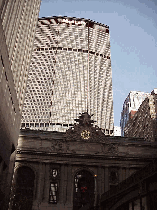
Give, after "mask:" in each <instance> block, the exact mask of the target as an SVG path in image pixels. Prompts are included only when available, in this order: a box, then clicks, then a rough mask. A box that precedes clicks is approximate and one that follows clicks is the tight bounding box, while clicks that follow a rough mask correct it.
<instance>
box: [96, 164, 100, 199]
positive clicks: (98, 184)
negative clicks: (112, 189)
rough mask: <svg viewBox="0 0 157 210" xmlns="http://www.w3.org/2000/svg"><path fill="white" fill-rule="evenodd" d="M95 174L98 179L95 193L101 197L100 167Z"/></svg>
mask: <svg viewBox="0 0 157 210" xmlns="http://www.w3.org/2000/svg"><path fill="white" fill-rule="evenodd" d="M97 171H98V172H97V174H98V177H97V182H98V183H97V186H98V188H97V192H98V194H99V195H101V168H100V167H98V169H97Z"/></svg>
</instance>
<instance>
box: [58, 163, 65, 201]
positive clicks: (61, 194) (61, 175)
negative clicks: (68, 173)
mask: <svg viewBox="0 0 157 210" xmlns="http://www.w3.org/2000/svg"><path fill="white" fill-rule="evenodd" d="M64 168H65V167H64V165H63V164H62V165H61V173H60V188H59V189H60V193H59V200H60V203H63V201H64V176H65V174H64V173H65V172H64Z"/></svg>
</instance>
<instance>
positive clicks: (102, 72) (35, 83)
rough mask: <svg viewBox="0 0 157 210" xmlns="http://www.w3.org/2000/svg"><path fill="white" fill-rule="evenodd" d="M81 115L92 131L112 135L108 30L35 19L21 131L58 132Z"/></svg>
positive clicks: (91, 24)
mask: <svg viewBox="0 0 157 210" xmlns="http://www.w3.org/2000/svg"><path fill="white" fill-rule="evenodd" d="M87 111H88V113H89V114H90V115H91V114H93V120H94V121H96V122H95V125H97V126H99V127H100V128H102V129H103V130H104V132H105V133H106V134H109V135H112V134H113V94H112V71H111V59H110V36H109V26H107V25H104V24H100V23H96V22H94V21H91V20H87V19H78V18H69V17H59V16H58V17H56V16H55V17H47V18H39V20H38V24H37V29H36V35H35V41H34V49H33V53H32V60H31V64H30V71H29V76H28V80H27V89H26V94H25V102H24V107H23V113H22V122H21V123H22V124H21V128H25V127H27V128H30V129H41V130H51V131H61V132H62V131H63V132H64V131H66V130H67V129H68V128H69V127H70V126H72V125H73V124H74V119H76V118H78V117H79V114H80V113H83V112H87Z"/></svg>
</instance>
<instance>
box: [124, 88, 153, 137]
mask: <svg viewBox="0 0 157 210" xmlns="http://www.w3.org/2000/svg"><path fill="white" fill-rule="evenodd" d="M149 95H150V93H144V92H141V91H130V93H129V94H128V96H127V98H126V99H125V101H124V104H123V110H122V112H121V120H120V127H121V135H122V136H124V128H125V126H126V125H127V122H128V121H129V119H130V118H132V117H133V116H134V114H135V113H136V111H137V110H138V109H139V107H140V105H141V104H142V102H143V101H144V99H145V98H146V97H148V96H149Z"/></svg>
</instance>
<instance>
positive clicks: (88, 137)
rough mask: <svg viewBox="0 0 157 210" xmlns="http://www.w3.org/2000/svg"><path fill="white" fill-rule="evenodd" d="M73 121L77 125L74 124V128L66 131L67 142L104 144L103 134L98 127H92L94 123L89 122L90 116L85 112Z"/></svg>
mask: <svg viewBox="0 0 157 210" xmlns="http://www.w3.org/2000/svg"><path fill="white" fill-rule="evenodd" d="M75 121H76V122H79V124H75V125H74V127H72V128H70V129H68V130H67V131H66V134H65V137H66V140H67V141H73V140H74V141H87V142H100V141H102V142H105V140H106V139H105V134H104V133H103V132H102V131H101V129H100V128H99V127H98V126H97V127H93V123H94V121H93V120H91V116H90V115H89V114H88V113H87V112H84V113H82V114H81V116H79V119H76V120H75Z"/></svg>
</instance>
